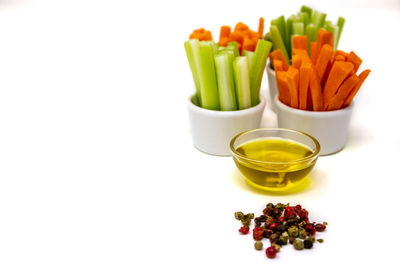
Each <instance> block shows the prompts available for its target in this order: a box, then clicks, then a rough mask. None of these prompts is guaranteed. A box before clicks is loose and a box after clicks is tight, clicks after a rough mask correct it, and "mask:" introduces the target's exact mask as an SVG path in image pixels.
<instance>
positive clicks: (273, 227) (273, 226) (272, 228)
mask: <svg viewBox="0 0 400 267" xmlns="http://www.w3.org/2000/svg"><path fill="white" fill-rule="evenodd" d="M278 225H279V224H278V223H273V224H271V225H270V226H269V229H270V230H274V229H276V227H278Z"/></svg>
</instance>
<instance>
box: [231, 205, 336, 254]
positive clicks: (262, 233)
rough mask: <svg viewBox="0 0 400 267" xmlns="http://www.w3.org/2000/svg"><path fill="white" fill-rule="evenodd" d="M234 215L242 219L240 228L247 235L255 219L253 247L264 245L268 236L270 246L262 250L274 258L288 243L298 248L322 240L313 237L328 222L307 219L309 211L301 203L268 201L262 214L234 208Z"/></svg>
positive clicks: (324, 227)
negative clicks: (245, 212)
mask: <svg viewBox="0 0 400 267" xmlns="http://www.w3.org/2000/svg"><path fill="white" fill-rule="evenodd" d="M235 218H236V219H237V220H240V221H241V222H242V225H243V226H242V227H241V228H240V229H239V232H240V233H241V234H243V235H246V234H248V233H249V232H250V224H251V221H252V220H253V219H254V224H255V227H254V228H253V238H254V240H255V243H254V248H255V249H257V250H262V249H263V242H262V240H263V238H265V239H269V242H270V246H269V247H268V248H267V249H266V250H265V254H266V255H267V257H268V258H271V259H272V258H275V256H276V253H278V252H279V250H280V248H281V247H282V246H284V245H287V244H288V243H290V244H292V245H293V247H294V248H295V249H297V250H302V249H304V248H306V249H310V248H312V247H313V244H314V243H315V241H318V242H319V243H322V242H324V240H323V239H315V233H316V232H323V231H325V229H326V225H328V223H326V222H324V223H322V224H321V223H315V222H313V223H310V220H309V218H308V211H307V210H306V209H303V208H302V207H301V206H300V205H296V206H290V205H289V204H286V205H285V204H282V203H278V204H276V205H274V204H272V203H268V204H267V206H266V208H265V209H264V210H263V214H262V215H260V216H258V217H256V218H254V213H248V214H246V215H245V214H243V213H242V212H240V211H238V212H235Z"/></svg>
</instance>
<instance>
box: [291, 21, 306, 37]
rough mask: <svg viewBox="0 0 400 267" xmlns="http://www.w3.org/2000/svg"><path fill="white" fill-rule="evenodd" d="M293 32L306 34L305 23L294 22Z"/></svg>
mask: <svg viewBox="0 0 400 267" xmlns="http://www.w3.org/2000/svg"><path fill="white" fill-rule="evenodd" d="M293 34H294V35H304V23H303V22H295V23H293Z"/></svg>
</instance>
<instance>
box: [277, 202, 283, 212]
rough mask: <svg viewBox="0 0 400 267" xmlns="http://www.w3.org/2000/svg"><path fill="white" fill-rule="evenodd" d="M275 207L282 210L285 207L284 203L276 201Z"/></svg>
mask: <svg viewBox="0 0 400 267" xmlns="http://www.w3.org/2000/svg"><path fill="white" fill-rule="evenodd" d="M275 209H277V210H280V211H282V210H284V209H285V204H282V203H278V204H276V205H275Z"/></svg>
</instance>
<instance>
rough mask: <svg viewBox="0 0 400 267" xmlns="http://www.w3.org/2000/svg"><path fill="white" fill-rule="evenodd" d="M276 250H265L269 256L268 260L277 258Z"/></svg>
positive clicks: (270, 248)
mask: <svg viewBox="0 0 400 267" xmlns="http://www.w3.org/2000/svg"><path fill="white" fill-rule="evenodd" d="M276 252H277V251H276V248H274V247H272V246H271V247H269V248H267V249H266V250H265V254H266V255H267V257H268V258H270V259H273V258H275V256H276Z"/></svg>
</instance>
